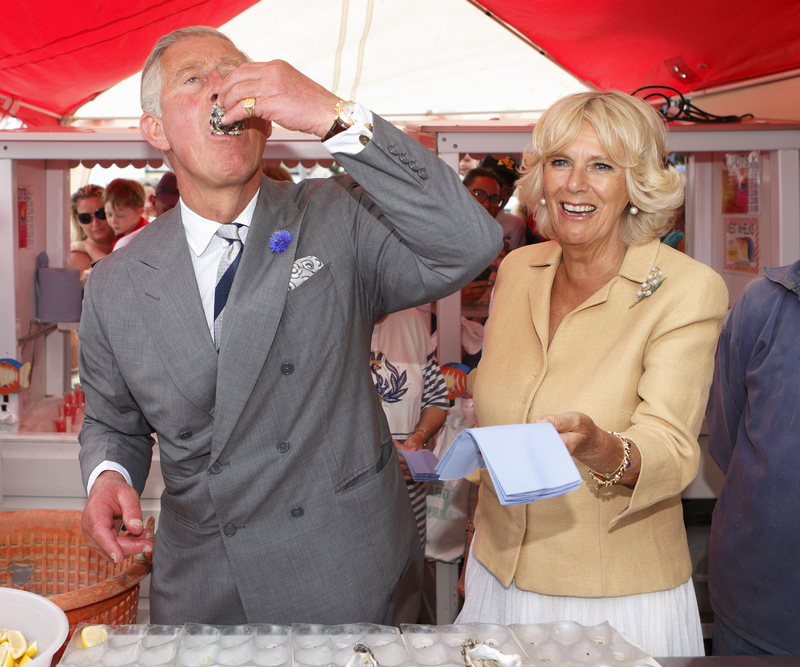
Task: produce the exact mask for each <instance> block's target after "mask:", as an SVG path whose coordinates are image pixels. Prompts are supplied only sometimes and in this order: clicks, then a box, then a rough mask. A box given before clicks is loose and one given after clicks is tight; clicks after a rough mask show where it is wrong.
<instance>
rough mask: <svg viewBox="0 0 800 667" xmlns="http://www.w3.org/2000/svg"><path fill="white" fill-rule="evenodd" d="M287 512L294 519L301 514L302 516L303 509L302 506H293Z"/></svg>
mask: <svg viewBox="0 0 800 667" xmlns="http://www.w3.org/2000/svg"><path fill="white" fill-rule="evenodd" d="M289 514H291V515H292V516H293V517H294V518H295V519H299V518H300V517H301V516H303V514H305V511H304V510H303V508H302V507H295V508H294V509H293V510H292V511H291V512H289Z"/></svg>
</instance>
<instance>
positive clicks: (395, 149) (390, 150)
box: [386, 144, 400, 155]
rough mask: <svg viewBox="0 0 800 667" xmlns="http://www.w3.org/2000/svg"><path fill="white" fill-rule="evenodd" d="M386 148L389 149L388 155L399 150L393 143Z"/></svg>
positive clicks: (394, 153)
mask: <svg viewBox="0 0 800 667" xmlns="http://www.w3.org/2000/svg"><path fill="white" fill-rule="evenodd" d="M386 150H387V151H389V154H390V155H397V154H398V153H399V152H400V151H398V150H397V148H395V146H394V144H392V145H390V146H389V147H388V148H387V149H386Z"/></svg>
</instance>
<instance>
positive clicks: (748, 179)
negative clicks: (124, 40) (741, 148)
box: [722, 151, 761, 215]
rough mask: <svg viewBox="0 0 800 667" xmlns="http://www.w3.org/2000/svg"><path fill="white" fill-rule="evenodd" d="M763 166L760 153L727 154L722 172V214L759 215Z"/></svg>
mask: <svg viewBox="0 0 800 667" xmlns="http://www.w3.org/2000/svg"><path fill="white" fill-rule="evenodd" d="M760 190H761V164H760V155H759V152H758V151H751V152H749V153H725V169H724V170H723V172H722V212H723V213H724V214H730V213H744V214H750V215H752V214H756V215H758V213H759V207H760V201H759V199H760V194H761V192H760Z"/></svg>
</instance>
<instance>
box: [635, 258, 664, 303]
mask: <svg viewBox="0 0 800 667" xmlns="http://www.w3.org/2000/svg"><path fill="white" fill-rule="evenodd" d="M666 279H667V277H666V276H665V275H664V272H663V271H662V270H661V269H659V268H658V267H657V266H654V267H653V268H652V269H650V275H648V276H647V280H646V281H645V282H643V283H642V288H641V289H640V290H639V291H638V292H636V301H634V302H633V303H632V304H631V305H630V306H629V308H633V307H634V306H635V305H636V304H637V303H639V302H640V301H641V300H642V299H644V298H645V297H648V296H650V295H651V294H652V293H653V292H655V291H656V290H657V289H658V288H659V287H661V283H663V282H664V281H665V280H666Z"/></svg>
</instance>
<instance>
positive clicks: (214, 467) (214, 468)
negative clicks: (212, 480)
mask: <svg viewBox="0 0 800 667" xmlns="http://www.w3.org/2000/svg"><path fill="white" fill-rule="evenodd" d="M209 471H210V472H211V474H212V475H219V474H220V473H221V472H222V464H221V463H220V462H219V461H214V463H212V464H211V468H209Z"/></svg>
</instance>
